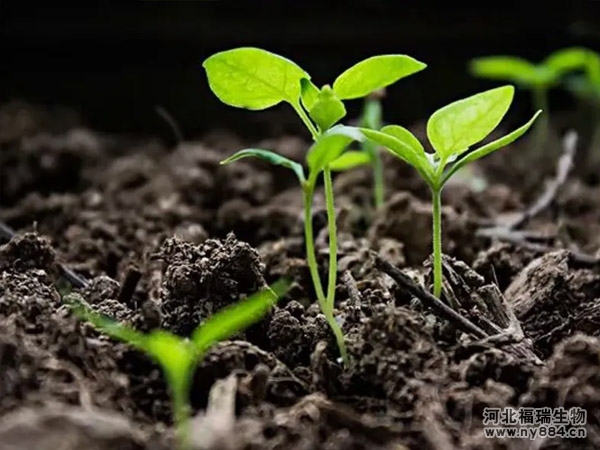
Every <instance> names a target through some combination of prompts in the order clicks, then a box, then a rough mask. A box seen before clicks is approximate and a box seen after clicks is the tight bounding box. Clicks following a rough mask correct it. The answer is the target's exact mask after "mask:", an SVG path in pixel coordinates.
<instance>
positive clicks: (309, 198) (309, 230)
mask: <svg viewBox="0 0 600 450" xmlns="http://www.w3.org/2000/svg"><path fill="white" fill-rule="evenodd" d="M314 192H315V186H314V184H313V183H306V184H305V185H304V186H303V195H304V240H305V241H306V262H307V264H308V270H309V271H310V276H311V278H312V282H313V285H314V288H315V293H316V294H317V300H318V301H319V305H320V306H321V310H322V311H323V312H325V309H326V299H325V292H324V291H323V285H322V283H321V278H320V276H319V266H318V264H317V256H316V253H315V236H314V231H313V222H312V202H313V195H314Z"/></svg>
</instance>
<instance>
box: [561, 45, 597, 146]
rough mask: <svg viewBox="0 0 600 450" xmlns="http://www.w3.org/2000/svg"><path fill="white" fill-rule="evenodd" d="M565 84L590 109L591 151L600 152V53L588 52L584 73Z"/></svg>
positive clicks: (571, 78)
mask: <svg viewBox="0 0 600 450" xmlns="http://www.w3.org/2000/svg"><path fill="white" fill-rule="evenodd" d="M565 84H566V87H567V89H568V90H569V91H570V92H571V93H573V94H574V95H575V96H576V97H577V98H578V99H579V100H580V101H581V102H582V103H585V104H587V105H588V106H589V107H590V109H591V111H592V116H593V124H592V127H593V131H592V139H591V141H590V146H589V149H590V150H591V151H592V152H593V151H594V150H596V151H600V53H596V52H593V51H592V50H586V58H585V66H584V67H583V71H582V73H580V74H577V75H573V76H571V77H569V78H567V79H566V83H565Z"/></svg>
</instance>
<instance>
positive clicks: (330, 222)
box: [323, 167, 348, 367]
mask: <svg viewBox="0 0 600 450" xmlns="http://www.w3.org/2000/svg"><path fill="white" fill-rule="evenodd" d="M323 178H324V179H325V203H326V206H327V231H328V234H329V278H328V282H327V299H326V307H327V309H326V310H325V311H324V312H325V317H326V318H327V321H328V322H329V325H330V326H331V329H332V331H333V334H334V335H335V339H336V341H337V344H338V347H339V350H340V355H341V357H342V361H343V362H344V365H345V366H346V367H347V366H348V354H347V351H346V343H345V341H344V335H343V333H342V330H341V328H340V326H339V324H338V323H337V321H336V320H335V317H334V315H333V310H334V306H335V288H336V285H337V229H336V223H335V220H336V217H335V202H334V198H333V180H332V177H331V170H329V167H325V168H324V169H323Z"/></svg>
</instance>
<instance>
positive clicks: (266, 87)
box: [202, 47, 310, 110]
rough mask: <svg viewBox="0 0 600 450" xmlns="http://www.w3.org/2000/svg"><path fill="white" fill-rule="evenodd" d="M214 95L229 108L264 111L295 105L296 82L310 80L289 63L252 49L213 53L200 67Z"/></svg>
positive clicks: (283, 59)
mask: <svg viewBox="0 0 600 450" xmlns="http://www.w3.org/2000/svg"><path fill="white" fill-rule="evenodd" d="M202 66H203V67H204V69H205V70H206V74H207V76H208V83H209V85H210V88H211V89H212V91H213V92H214V93H215V95H216V96H217V97H218V98H219V99H220V100H221V101H222V102H223V103H226V104H228V105H230V106H235V107H238V108H247V109H252V110H260V109H266V108H269V107H271V106H274V105H276V104H278V103H280V102H282V101H286V102H288V103H291V104H296V103H298V99H299V98H300V80H302V79H303V78H310V76H309V75H308V74H307V73H306V72H305V71H304V70H302V69H301V68H300V67H299V66H298V65H296V64H295V63H293V62H292V61H290V60H288V59H286V58H283V57H281V56H279V55H276V54H274V53H271V52H268V51H266V50H262V49H259V48H254V47H242V48H236V49H233V50H227V51H224V52H219V53H216V54H214V55H212V56H210V57H209V58H207V59H206V60H205V61H204V63H203V64H202Z"/></svg>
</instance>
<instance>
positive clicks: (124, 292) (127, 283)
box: [117, 266, 142, 305]
mask: <svg viewBox="0 0 600 450" xmlns="http://www.w3.org/2000/svg"><path fill="white" fill-rule="evenodd" d="M141 278H142V273H141V272H140V271H139V270H138V269H137V268H136V267H133V266H132V267H129V269H127V273H126V274H125V279H124V280H123V284H122V285H121V289H120V290H119V295H118V296H117V300H118V301H119V302H120V303H123V304H124V305H129V304H130V302H131V298H132V297H133V294H134V293H135V289H136V288H137V285H138V283H139V281H140V279H141Z"/></svg>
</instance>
